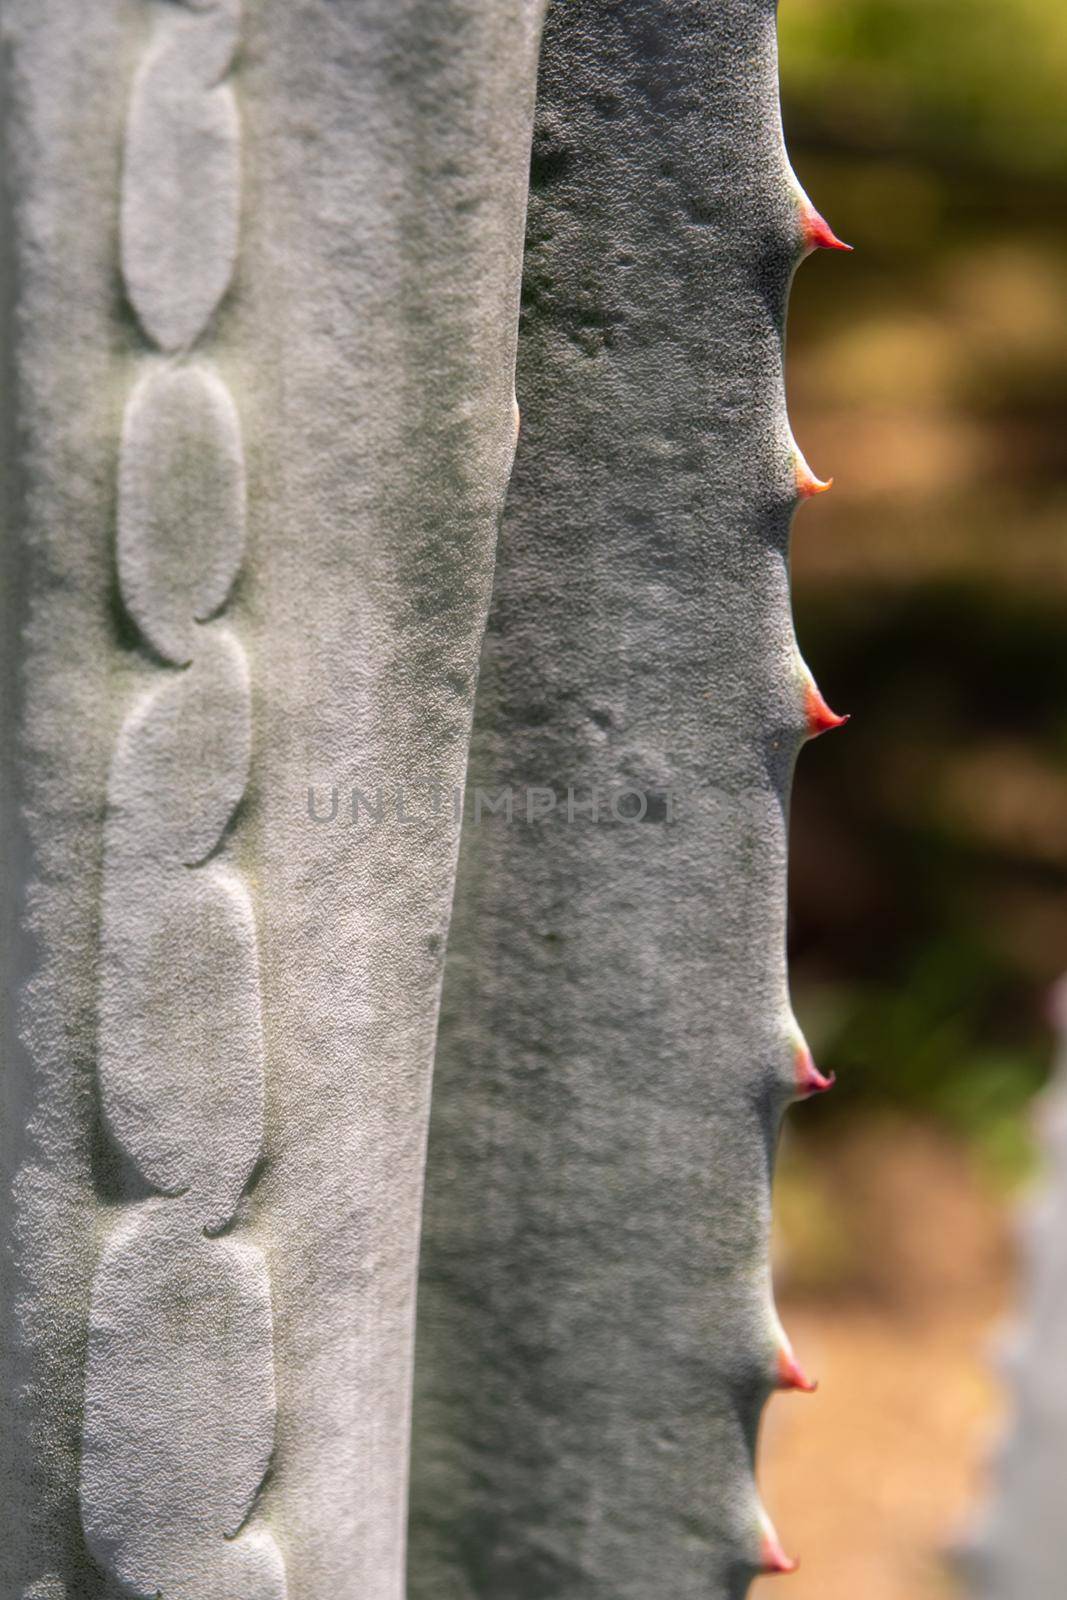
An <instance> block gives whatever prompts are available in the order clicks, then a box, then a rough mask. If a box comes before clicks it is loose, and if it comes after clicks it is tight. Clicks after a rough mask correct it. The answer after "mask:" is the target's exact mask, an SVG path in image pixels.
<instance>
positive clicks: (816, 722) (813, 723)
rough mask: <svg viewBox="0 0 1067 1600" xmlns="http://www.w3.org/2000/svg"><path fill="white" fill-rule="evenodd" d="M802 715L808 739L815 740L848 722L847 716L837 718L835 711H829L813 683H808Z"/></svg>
mask: <svg viewBox="0 0 1067 1600" xmlns="http://www.w3.org/2000/svg"><path fill="white" fill-rule="evenodd" d="M804 714H805V716H806V717H807V721H808V737H809V739H817V738H818V736H819V734H820V733H829V732H831V730H832V729H834V728H842V727H844V725H845V723H846V722H847V721H848V714H847V712H846V714H845V715H844V716H843V717H842V716H838V714H837V712H836V711H831V710H830V707H829V706H828V705H827V704H826V701H825V700H824V699H823V697H822V695H821V694H820V693H819V691H818V689H817V688H816V687H815V685H814V683H809V684H808V688H807V693H806V694H805V696H804Z"/></svg>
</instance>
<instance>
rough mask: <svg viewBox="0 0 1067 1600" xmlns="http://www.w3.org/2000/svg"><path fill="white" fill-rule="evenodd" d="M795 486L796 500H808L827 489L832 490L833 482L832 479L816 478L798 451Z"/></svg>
mask: <svg viewBox="0 0 1067 1600" xmlns="http://www.w3.org/2000/svg"><path fill="white" fill-rule="evenodd" d="M796 486H797V499H798V500H810V499H811V497H812V496H813V495H816V494H825V493H826V491H827V489H832V488H833V486H834V480H833V478H817V477H816V476H815V474H814V472H812V470H811V468H810V467H809V466H808V463H807V462H806V461H805V460H804V457H803V456H802V455H801V454H800V451H799V450H798V451H797V455H796Z"/></svg>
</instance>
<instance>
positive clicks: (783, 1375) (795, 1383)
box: [778, 1343, 819, 1394]
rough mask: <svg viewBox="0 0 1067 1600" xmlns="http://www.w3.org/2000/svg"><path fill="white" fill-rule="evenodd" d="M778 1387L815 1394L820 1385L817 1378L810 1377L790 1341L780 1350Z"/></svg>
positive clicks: (800, 1392)
mask: <svg viewBox="0 0 1067 1600" xmlns="http://www.w3.org/2000/svg"><path fill="white" fill-rule="evenodd" d="M778 1387H779V1389H787V1390H795V1391H796V1392H797V1393H799V1394H814V1393H815V1391H816V1389H817V1388H818V1387H819V1384H818V1380H817V1379H815V1378H809V1377H808V1375H807V1373H806V1372H805V1371H804V1368H803V1367H802V1366H801V1365H800V1362H799V1361H798V1360H797V1358H796V1356H795V1355H794V1353H793V1348H792V1346H791V1345H790V1344H788V1343H785V1344H783V1345H782V1347H781V1349H780V1350H779V1351H778Z"/></svg>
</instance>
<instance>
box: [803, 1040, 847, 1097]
mask: <svg viewBox="0 0 1067 1600" xmlns="http://www.w3.org/2000/svg"><path fill="white" fill-rule="evenodd" d="M795 1060H796V1085H797V1096H798V1098H799V1099H801V1100H809V1099H810V1098H811V1096H812V1095H813V1094H825V1093H826V1091H827V1090H828V1089H832V1088H833V1086H834V1084H835V1083H836V1082H837V1075H836V1073H833V1072H820V1071H819V1069H818V1067H817V1066H816V1065H815V1062H814V1060H813V1059H812V1054H811V1051H810V1050H809V1049H808V1047H807V1045H806V1044H800V1045H797V1053H796V1058H795Z"/></svg>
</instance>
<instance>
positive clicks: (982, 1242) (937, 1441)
mask: <svg viewBox="0 0 1067 1600" xmlns="http://www.w3.org/2000/svg"><path fill="white" fill-rule="evenodd" d="M779 1216H780V1234H781V1249H780V1252H779V1254H780V1255H781V1257H782V1259H781V1260H780V1261H779V1264H778V1282H779V1304H780V1307H781V1311H782V1316H783V1321H784V1323H785V1325H786V1327H787V1328H788V1331H789V1333H790V1336H791V1337H792V1339H793V1342H794V1345H795V1348H796V1350H797V1354H798V1356H799V1357H800V1359H801V1361H802V1363H803V1364H804V1366H805V1367H806V1369H807V1370H808V1371H809V1373H810V1374H811V1375H812V1376H817V1377H818V1379H819V1384H820V1387H819V1390H818V1392H817V1393H816V1394H815V1395H812V1396H804V1395H783V1396H779V1397H776V1398H775V1399H774V1400H773V1401H772V1403H771V1406H770V1408H769V1411H768V1414H767V1419H766V1423H765V1428H764V1438H763V1446H762V1451H761V1455H762V1460H763V1463H764V1468H763V1471H762V1473H761V1480H762V1488H763V1494H764V1499H765V1501H766V1503H767V1505H768V1506H769V1508H770V1509H771V1512H772V1515H773V1517H774V1520H775V1523H776V1525H777V1527H778V1531H779V1534H780V1536H781V1538H782V1542H783V1544H784V1545H785V1548H786V1549H787V1550H788V1551H789V1552H790V1554H792V1555H799V1556H800V1558H801V1568H800V1571H799V1572H798V1573H796V1574H795V1575H794V1576H793V1577H791V1578H789V1579H788V1580H786V1579H780V1578H778V1579H765V1580H763V1581H762V1582H760V1583H758V1584H757V1585H756V1586H755V1589H754V1597H755V1600H787V1597H788V1600H858V1597H862V1600H947V1597H949V1596H952V1595H954V1594H955V1593H956V1589H955V1588H954V1586H953V1584H952V1581H951V1578H950V1575H949V1572H948V1571H947V1569H946V1566H945V1563H944V1560H943V1551H944V1549H945V1546H946V1545H947V1544H948V1543H950V1542H951V1540H952V1539H953V1538H954V1537H955V1536H957V1535H958V1534H959V1532H960V1531H961V1529H962V1528H963V1526H964V1524H965V1519H966V1516H967V1514H968V1511H969V1510H973V1507H974V1505H975V1502H976V1498H977V1495H978V1492H979V1488H980V1484H981V1480H982V1477H983V1472H984V1467H985V1463H986V1460H987V1458H988V1452H989V1447H990V1443H991V1442H992V1438H993V1435H994V1432H995V1428H994V1424H995V1421H996V1419H997V1417H998V1415H999V1413H1000V1409H1001V1401H1000V1396H999V1394H998V1391H997V1387H996V1384H995V1381H994V1378H993V1375H992V1369H991V1362H990V1355H991V1352H992V1345H993V1341H994V1339H995V1337H996V1336H998V1334H999V1330H1000V1329H1001V1328H1002V1327H1003V1326H1004V1323H1003V1316H1004V1311H1005V1307H1006V1305H1007V1304H1008V1300H1009V1287H1010V1277H1011V1266H1010V1263H1011V1249H1010V1239H1009V1229H1008V1225H1007V1222H1006V1215H1005V1208H1004V1206H1003V1204H1002V1203H1001V1199H1000V1197H999V1195H998V1194H997V1193H996V1191H995V1190H994V1189H993V1188H991V1186H990V1181H989V1178H988V1176H987V1175H984V1174H983V1173H982V1171H981V1170H980V1169H979V1168H977V1167H976V1164H975V1162H974V1159H973V1157H971V1156H970V1155H969V1154H968V1152H967V1151H966V1149H964V1148H961V1146H960V1145H959V1144H958V1143H957V1142H955V1141H953V1140H951V1139H949V1138H947V1137H946V1136H945V1135H944V1134H942V1133H940V1132H938V1131H936V1130H934V1129H931V1128H929V1127H925V1126H923V1125H922V1124H921V1123H917V1122H908V1121H905V1120H898V1119H895V1118H882V1117H879V1118H873V1119H871V1120H863V1121H857V1122H855V1123H854V1124H853V1125H852V1126H851V1128H850V1130H849V1136H848V1138H847V1139H837V1138H835V1139H833V1140H832V1141H830V1142H828V1143H827V1144H826V1145H825V1146H823V1147H813V1148H805V1149H804V1150H803V1152H799V1151H797V1150H793V1151H792V1152H787V1154H786V1156H785V1159H784V1161H783V1168H782V1174H781V1182H780V1185H779Z"/></svg>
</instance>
